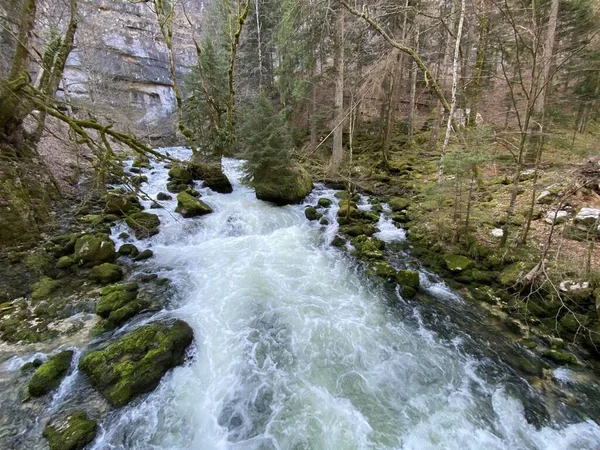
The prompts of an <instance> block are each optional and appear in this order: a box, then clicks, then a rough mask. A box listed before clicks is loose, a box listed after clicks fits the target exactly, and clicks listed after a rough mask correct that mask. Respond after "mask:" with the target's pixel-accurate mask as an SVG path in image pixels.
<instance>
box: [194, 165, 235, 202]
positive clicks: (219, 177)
mask: <svg viewBox="0 0 600 450" xmlns="http://www.w3.org/2000/svg"><path fill="white" fill-rule="evenodd" d="M187 169H188V171H189V172H190V173H191V175H192V178H193V179H194V180H202V181H204V186H206V187H207V188H209V189H212V190H213V191H215V192H218V193H219V194H229V193H230V192H233V186H231V182H230V181H229V179H228V178H227V175H225V174H224V173H223V169H222V168H221V165H220V164H208V163H200V162H196V161H193V162H190V163H189V164H188V166H187Z"/></svg>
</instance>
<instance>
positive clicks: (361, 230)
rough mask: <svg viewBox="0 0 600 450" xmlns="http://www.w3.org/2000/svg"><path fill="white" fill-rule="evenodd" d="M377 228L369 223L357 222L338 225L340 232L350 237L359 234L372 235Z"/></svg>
mask: <svg viewBox="0 0 600 450" xmlns="http://www.w3.org/2000/svg"><path fill="white" fill-rule="evenodd" d="M377 231H378V230H377V228H376V227H375V226H373V225H371V224H364V223H357V224H349V225H343V226H341V227H340V233H343V234H345V235H348V236H351V237H357V236H361V235H363V234H364V235H365V236H373V235H374V234H375V233H376V232H377Z"/></svg>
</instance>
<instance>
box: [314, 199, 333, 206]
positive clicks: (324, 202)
mask: <svg viewBox="0 0 600 450" xmlns="http://www.w3.org/2000/svg"><path fill="white" fill-rule="evenodd" d="M331 203H332V202H331V200H329V199H328V198H325V197H321V198H320V199H319V201H318V202H317V204H318V205H319V206H321V207H322V208H329V207H330V206H331Z"/></svg>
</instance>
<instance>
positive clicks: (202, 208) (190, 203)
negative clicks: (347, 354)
mask: <svg viewBox="0 0 600 450" xmlns="http://www.w3.org/2000/svg"><path fill="white" fill-rule="evenodd" d="M175 212H178V213H179V214H181V215H182V216H183V217H185V218H188V217H196V216H203V215H205V214H210V213H212V212H213V210H212V208H211V207H210V206H208V205H207V204H206V203H204V202H203V201H202V200H198V199H197V198H196V197H193V196H192V195H190V194H188V193H187V192H180V193H179V194H178V195H177V208H176V209H175Z"/></svg>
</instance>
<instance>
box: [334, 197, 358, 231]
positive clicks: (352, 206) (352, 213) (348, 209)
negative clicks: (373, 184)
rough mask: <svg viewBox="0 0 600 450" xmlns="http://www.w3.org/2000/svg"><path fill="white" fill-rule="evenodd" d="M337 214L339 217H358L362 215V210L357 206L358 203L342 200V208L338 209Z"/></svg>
mask: <svg viewBox="0 0 600 450" xmlns="http://www.w3.org/2000/svg"><path fill="white" fill-rule="evenodd" d="M337 216H338V217H339V218H345V217H349V218H356V217H359V216H360V211H359V210H358V208H357V207H356V203H353V202H345V203H344V202H340V209H338V212H337ZM338 222H339V221H338ZM340 225H341V224H340Z"/></svg>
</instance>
